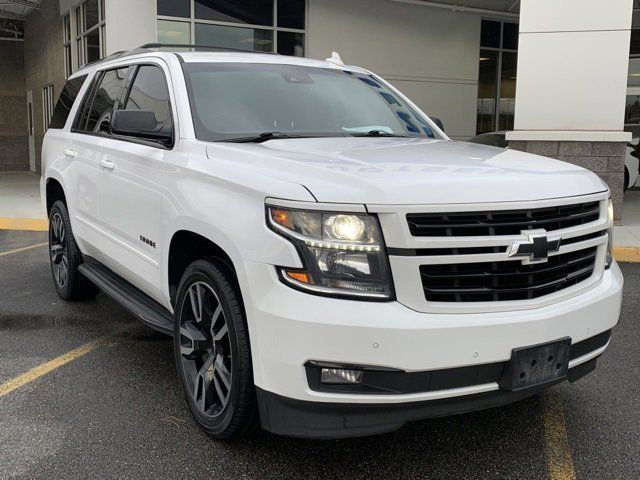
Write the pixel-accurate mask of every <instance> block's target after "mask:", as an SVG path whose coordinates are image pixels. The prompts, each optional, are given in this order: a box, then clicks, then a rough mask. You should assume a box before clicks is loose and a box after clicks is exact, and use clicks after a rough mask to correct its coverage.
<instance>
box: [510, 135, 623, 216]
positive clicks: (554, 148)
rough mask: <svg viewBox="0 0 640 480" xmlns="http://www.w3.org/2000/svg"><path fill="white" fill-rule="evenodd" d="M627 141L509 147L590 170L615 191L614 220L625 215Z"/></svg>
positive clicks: (519, 143) (522, 143)
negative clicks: (623, 212) (623, 204)
mask: <svg viewBox="0 0 640 480" xmlns="http://www.w3.org/2000/svg"><path fill="white" fill-rule="evenodd" d="M626 145H627V144H626V142H570V141H557V142H556V141H531V140H530V141H510V142H509V148H512V149H514V150H520V151H523V152H528V153H535V154H537V155H544V156H545V157H551V158H556V159H558V160H562V161H564V162H569V163H573V164H574V165H578V166H580V167H584V168H587V169H589V170H591V171H592V172H594V173H596V174H597V175H598V176H599V177H600V178H601V179H602V180H604V181H605V182H606V183H607V185H609V188H610V189H611V199H612V200H613V211H614V217H615V220H616V222H617V223H620V220H621V215H622V201H623V192H624V189H623V184H624V159H625V154H626Z"/></svg>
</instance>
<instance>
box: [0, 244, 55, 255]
mask: <svg viewBox="0 0 640 480" xmlns="http://www.w3.org/2000/svg"><path fill="white" fill-rule="evenodd" d="M45 245H49V243H48V242H43V243H36V244H35V245H29V246H28V247H20V248H16V249H14V250H8V251H6V252H0V257H4V256H5V255H11V254H12V253H19V252H24V251H25V250H31V249H32V248H38V247H44V246H45Z"/></svg>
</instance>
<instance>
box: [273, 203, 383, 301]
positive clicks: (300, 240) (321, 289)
mask: <svg viewBox="0 0 640 480" xmlns="http://www.w3.org/2000/svg"><path fill="white" fill-rule="evenodd" d="M267 218H268V223H269V226H270V227H271V228H272V229H273V230H275V231H276V232H278V233H279V234H281V235H283V236H285V237H286V238H287V239H288V240H289V241H291V242H292V243H293V244H294V245H295V246H296V249H297V250H298V252H299V253H300V257H301V260H302V264H303V265H304V267H303V269H302V270H301V269H292V268H280V269H279V273H280V277H281V279H282V280H283V281H284V282H285V283H287V284H289V285H290V286H293V287H296V288H299V289H302V290H306V291H309V292H312V293H317V294H321V295H322V294H324V295H333V296H349V297H361V298H363V299H364V298H366V299H370V300H374V299H378V300H389V299H391V298H392V297H393V288H392V285H391V274H390V270H389V261H388V258H387V254H386V252H385V248H384V241H383V239H382V233H381V232H380V226H379V225H378V219H377V218H376V217H375V216H373V215H367V214H363V213H342V212H340V213H338V212H321V211H317V210H297V209H291V208H283V207H277V206H267Z"/></svg>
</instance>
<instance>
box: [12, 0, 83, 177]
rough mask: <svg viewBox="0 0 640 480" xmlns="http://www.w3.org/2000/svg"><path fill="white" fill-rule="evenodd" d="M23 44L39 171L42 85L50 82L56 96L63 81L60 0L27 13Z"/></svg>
mask: <svg viewBox="0 0 640 480" xmlns="http://www.w3.org/2000/svg"><path fill="white" fill-rule="evenodd" d="M72 21H73V19H72ZM24 44H25V51H24V61H25V62H24V63H25V81H26V90H27V91H28V90H31V91H32V92H33V118H34V126H35V150H36V171H37V172H40V170H41V150H42V139H43V138H44V133H45V130H44V121H43V115H42V87H44V86H45V85H47V84H48V83H51V82H53V96H54V98H55V100H58V97H59V96H60V92H61V91H62V87H64V82H65V72H64V48H63V38H62V17H61V16H60V1H59V0H42V1H41V2H40V9H39V10H33V11H32V12H31V13H30V14H29V16H28V17H27V19H26V20H25V22H24Z"/></svg>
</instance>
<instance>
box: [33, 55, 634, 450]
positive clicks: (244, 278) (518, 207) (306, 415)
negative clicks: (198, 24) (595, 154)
mask: <svg viewBox="0 0 640 480" xmlns="http://www.w3.org/2000/svg"><path fill="white" fill-rule="evenodd" d="M42 162H43V172H44V173H43V179H42V196H43V199H44V201H45V202H46V209H47V212H48V213H49V218H50V234H49V238H50V246H51V249H50V251H51V266H52V272H53V277H54V281H55V287H56V289H57V291H58V293H59V295H60V296H61V297H62V298H64V299H72V298H79V297H83V296H84V297H86V296H91V295H94V294H95V293H96V292H97V289H98V288H100V289H101V290H102V291H104V292H105V293H106V294H108V295H110V296H112V297H113V298H115V299H116V300H117V301H118V302H120V303H122V304H123V305H124V306H125V307H126V308H127V309H129V310H130V311H131V312H132V313H133V314H135V315H136V316H138V317H139V318H140V319H141V320H142V321H143V322H144V323H146V324H147V325H149V326H151V327H153V328H155V329H157V330H159V331H161V332H165V333H167V334H169V335H173V339H174V346H175V360H176V366H177V371H178V376H179V378H180V382H181V383H182V386H183V388H184V393H185V397H186V401H187V405H188V407H189V409H190V411H191V413H192V414H193V416H194V418H195V420H196V421H197V423H198V424H199V425H200V426H201V427H202V428H203V429H204V430H205V431H206V432H208V433H209V434H211V435H213V436H214V437H217V438H230V437H233V436H238V435H241V434H243V433H245V432H248V431H249V430H250V429H251V428H252V427H253V426H254V425H255V424H256V423H257V422H258V419H259V421H260V423H261V425H262V426H263V428H265V429H267V430H269V431H272V432H275V433H279V434H286V435H293V436H303V437H324V438H328V437H333V438H335V437H346V436H359V435H368V434H373V433H379V432H386V431H391V430H395V429H397V428H399V427H401V426H402V425H403V424H404V423H406V422H408V421H412V420H418V419H424V418H428V417H431V416H438V415H446V414H452V413H459V412H465V411H471V410H477V409H481V408H486V407H493V406H497V405H502V404H506V403H508V402H512V401H515V400H518V399H521V398H524V397H526V396H529V395H532V394H535V393H538V392H540V391H541V390H542V389H544V388H546V387H548V386H550V385H553V384H556V383H558V382H561V381H563V380H566V379H568V380H571V381H573V380H575V379H577V378H579V377H581V376H583V375H585V374H586V373H588V372H590V371H591V370H593V369H594V367H595V363H596V359H597V358H598V357H599V356H600V355H601V354H602V353H603V352H604V351H605V349H606V348H607V345H608V344H609V338H610V333H611V329H612V327H614V326H615V325H616V323H617V321H618V317H619V313H620V306H621V299H622V293H621V292H622V284H623V279H622V275H621V272H620V269H619V268H618V266H617V265H616V263H615V262H614V261H613V259H612V258H611V235H610V229H611V226H612V210H611V203H610V202H609V199H608V197H609V192H608V190H607V187H606V185H604V184H603V182H602V181H600V180H599V179H598V177H597V176H596V175H594V174H593V173H591V172H589V171H587V170H584V169H582V168H578V167H576V166H572V165H569V164H566V163H562V162H558V161H555V160H551V159H548V158H542V157H538V156H534V155H530V154H526V153H521V152H517V151H510V150H505V149H500V148H494V147H488V146H484V145H473V144H469V143H462V142H454V141H451V140H449V139H448V138H447V136H446V135H445V134H444V133H443V132H442V130H441V129H439V128H438V127H437V126H436V125H435V124H434V123H433V122H432V121H431V120H430V119H429V118H427V116H426V115H424V114H423V113H422V112H421V111H420V109H418V108H417V107H416V106H415V105H414V104H413V103H412V102H411V101H410V100H408V99H407V98H406V97H405V96H404V95H402V94H401V93H400V92H398V91H397V90H396V89H395V88H394V87H393V86H391V85H390V84H389V83H387V82H385V81H384V80H382V79H381V78H380V77H378V76H376V75H375V74H373V73H371V72H369V71H366V70H364V69H362V68H357V67H352V66H344V65H342V64H341V62H340V61H339V60H337V57H335V56H334V57H333V59H332V60H329V61H316V60H311V59H302V58H293V57H283V56H278V55H267V54H254V53H237V52H236V53H234V52H193V53H189V52H184V53H183V52H177V53H173V52H156V51H153V50H149V49H139V50H135V51H131V52H127V53H122V54H117V55H115V56H112V57H109V58H107V59H106V60H103V61H101V62H99V63H97V64H93V65H90V66H87V67H86V68H84V69H83V70H81V71H79V72H78V73H76V74H74V75H73V76H72V77H71V78H70V79H69V81H68V82H67V84H66V86H65V88H64V91H63V92H62V94H61V98H60V100H59V102H58V104H57V106H56V108H55V113H54V115H53V119H52V122H51V125H50V128H49V130H48V132H47V134H46V136H45V139H44V146H43V155H42Z"/></svg>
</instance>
